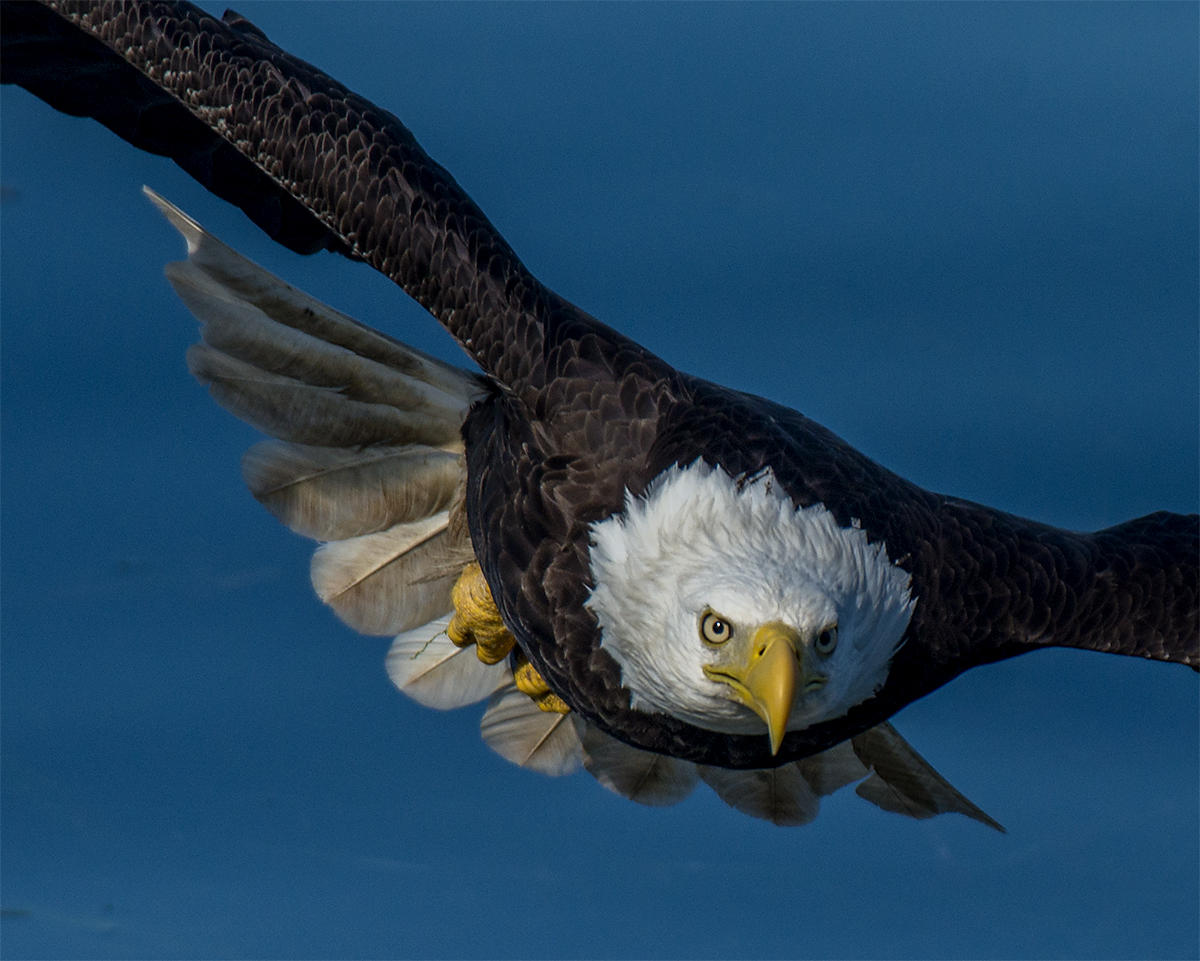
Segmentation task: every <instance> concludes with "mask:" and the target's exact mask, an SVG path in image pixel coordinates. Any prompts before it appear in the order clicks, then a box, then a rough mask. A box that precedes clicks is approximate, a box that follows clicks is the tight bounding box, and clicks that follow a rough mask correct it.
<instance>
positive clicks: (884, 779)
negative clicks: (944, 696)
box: [3, 3, 1200, 823]
mask: <svg viewBox="0 0 1200 961" xmlns="http://www.w3.org/2000/svg"><path fill="white" fill-rule="evenodd" d="M3 39H4V48H3V58H4V59H3V80H4V81H5V82H15V83H18V84H20V85H22V86H24V87H26V88H27V89H29V90H30V91H31V92H33V93H34V94H35V95H37V96H39V97H41V98H42V99H44V100H46V101H47V102H48V103H50V104H51V105H52V106H54V107H56V108H58V109H60V110H64V111H66V112H68V113H72V114H77V115H86V116H92V117H95V118H96V119H98V120H100V121H101V122H102V123H104V124H106V125H107V126H109V127H110V128H111V129H113V130H114V131H115V132H117V133H118V134H119V135H120V136H122V137H124V138H125V139H127V140H129V141H130V142H131V143H133V144H134V145H135V146H138V147H140V148H142V149H145V150H149V151H152V152H155V153H160V154H164V155H167V156H170V157H171V158H172V159H174V160H175V161H176V162H177V163H179V164H180V166H181V167H183V168H184V169H185V170H186V171H187V172H188V173H190V174H192V175H193V176H194V177H196V178H197V179H198V180H199V181H200V182H201V183H202V184H204V185H205V186H206V187H208V188H209V189H211V190H212V191H214V192H215V193H217V194H218V195H219V196H221V197H223V198H225V199H227V200H230V201H231V202H233V203H235V204H237V205H238V206H239V207H241V208H242V209H243V210H244V211H245V212H246V213H247V214H248V215H249V216H250V217H251V218H252V219H253V220H254V221H255V222H256V223H257V224H259V226H261V227H262V228H263V229H264V230H266V231H267V233H268V234H269V235H270V236H271V237H272V238H274V239H275V240H277V241H279V242H280V243H282V244H284V245H286V246H288V247H289V248H291V249H293V250H297V251H301V252H306V253H311V252H315V251H316V250H319V249H330V250H334V251H336V252H339V253H342V254H344V255H347V256H350V257H354V258H357V259H362V260H365V261H366V262H368V263H370V264H371V265H372V266H374V267H375V268H377V269H379V270H380V271H382V272H383V273H384V274H386V275H387V276H389V277H391V278H392V279H393V280H395V281H396V282H397V283H399V284H400V285H401V286H402V287H403V289H404V290H405V291H406V292H408V293H409V294H410V295H411V296H412V297H413V298H414V299H416V300H417V301H418V302H419V303H421V304H422V306H424V307H426V309H428V310H429V311H430V312H431V313H432V314H433V315H434V316H435V317H436V318H437V319H438V320H439V321H440V322H441V323H442V324H443V326H445V327H446V329H447V330H448V331H449V332H450V333H451V334H452V335H453V336H454V337H455V338H456V340H457V341H458V342H459V344H461V345H462V347H463V348H464V349H465V350H466V352H467V353H468V355H469V356H470V357H471V358H472V359H474V360H475V361H476V362H477V363H478V365H479V367H480V368H481V370H482V374H481V375H477V374H473V373H467V372H464V371H459V370H456V369H454V368H451V367H449V366H447V365H444V364H441V363H439V362H437V361H434V360H432V359H431V358H428V357H425V356H423V355H421V354H419V353H418V352H416V351H414V350H412V349H411V348H408V347H406V346H405V345H403V344H399V343H398V342H396V341H393V340H391V339H390V338H387V337H385V336H383V335H381V334H377V333H376V332H374V331H371V330H370V329H368V328H365V327H362V326H361V325H358V324H356V323H355V322H353V321H351V320H350V319H349V318H346V317H344V316H341V315H339V314H336V312H333V311H331V310H330V309H329V308H326V307H324V306H323V305H320V304H318V303H316V302H314V301H312V300H311V299H309V298H306V297H305V296H304V295H302V294H300V293H299V292H298V291H295V290H293V289H292V288H290V287H287V286H286V285H284V284H283V283H282V282H281V281H278V280H276V279H275V278H273V277H270V275H267V274H265V272H263V271H261V270H259V269H258V268H255V267H254V266H253V265H251V264H249V263H248V262H246V261H244V260H242V259H241V258H240V257H238V255H236V254H234V253H233V252H232V251H230V250H228V248H225V247H223V245H220V244H219V242H217V241H215V239H214V238H211V237H210V236H209V235H207V234H206V233H205V232H204V231H203V230H202V229H201V228H200V227H199V225H197V224H195V223H194V222H192V221H190V219H189V218H187V217H186V216H185V215H183V214H182V213H180V212H179V211H177V210H175V209H174V208H171V207H170V206H169V205H167V204H165V203H163V204H162V206H163V208H164V210H165V211H166V212H167V213H168V216H170V217H171V218H172V220H173V222H175V224H176V226H177V227H179V229H180V230H181V231H182V232H183V233H184V235H185V237H186V238H187V241H188V245H189V252H190V256H189V260H188V261H187V262H186V263H184V264H182V265H177V266H175V267H173V268H172V269H171V271H170V279H171V281H172V283H173V284H174V285H175V286H176V289H177V290H178V291H179V292H180V294H181V295H182V296H183V297H184V299H185V301H187V303H188V305H189V307H191V308H192V309H193V311H194V312H195V313H196V314H197V316H199V317H200V319H201V321H202V323H203V329H202V337H203V343H202V344H200V345H197V347H195V348H193V350H192V352H191V353H190V355H189V365H190V367H191V369H192V371H193V372H194V373H195V374H196V375H197V376H198V377H199V378H200V379H201V380H202V381H203V382H204V383H206V384H208V385H209V388H210V391H211V392H212V393H213V395H214V397H215V398H216V399H217V400H218V401H219V402H220V403H222V404H223V405H224V406H226V407H227V408H229V409H230V410H232V411H233V412H234V413H236V414H237V415H238V416H241V417H243V418H244V419H246V420H248V421H249V422H251V423H252V424H254V425H256V426H258V427H260V428H261V429H263V430H264V431H265V432H266V433H268V434H269V435H271V436H272V437H274V438H275V440H273V441H268V442H266V443H265V444H264V445H260V446H258V447H256V448H254V449H252V451H251V452H250V454H249V455H248V457H247V459H246V462H245V474H246V477H247V481H248V483H249V484H250V487H251V490H252V491H253V492H254V494H255V496H257V497H258V498H259V499H260V500H261V501H262V502H263V503H264V504H266V505H267V506H268V508H269V509H271V510H272V511H273V512H274V513H276V514H277V515H278V516H280V517H281V519H283V520H284V521H285V522H286V523H288V524H289V526H292V527H293V528H294V529H296V530H298V531H300V532H301V533H304V534H307V535H309V536H312V537H314V538H316V539H318V540H320V541H322V542H323V545H322V546H321V547H320V548H319V550H318V551H317V553H316V555H315V556H314V562H313V580H314V585H315V586H316V589H317V591H318V594H319V595H320V596H321V597H322V599H323V600H325V601H326V602H328V603H330V604H331V605H332V606H333V607H334V609H335V611H336V612H337V613H338V614H339V615H340V616H341V617H342V618H343V619H344V620H346V621H347V623H350V624H351V625H352V626H354V627H357V628H359V629H360V630H363V631H365V632H368V633H378V634H394V635H396V640H395V641H394V643H393V647H392V652H391V654H390V655H389V662H388V666H389V671H390V672H391V674H392V676H393V678H394V679H395V680H396V681H397V683H398V684H399V685H400V686H401V687H402V688H403V689H405V690H406V691H408V692H410V693H412V694H413V695H414V696H416V697H417V698H418V699H421V700H424V701H425V702H426V703H431V704H434V705H435V706H443V707H445V706H454V705H456V704H460V703H469V702H470V701H473V700H479V699H482V698H488V699H489V706H488V709H487V712H486V713H485V715H484V721H483V732H484V736H485V739H487V740H488V742H489V743H490V744H491V745H492V746H493V747H496V748H497V750H499V751H500V752H501V753H503V754H505V756H508V757H510V758H512V759H515V760H518V761H520V762H522V763H527V764H530V765H532V766H536V767H539V768H540V769H543V770H547V771H551V772H560V771H564V770H567V769H570V768H571V767H572V766H573V765H575V764H578V763H579V762H580V761H582V762H583V763H584V764H585V765H586V766H587V767H588V769H589V770H591V771H592V772H593V773H594V774H596V776H597V777H598V779H600V780H601V781H602V783H605V784H606V785H607V786H609V787H612V788H613V789H614V790H617V791H619V792H620V793H623V794H625V795H627V796H631V797H633V798H634V799H636V800H641V801H644V802H646V803H672V802H673V801H675V800H678V799H679V798H681V797H683V796H686V794H687V793H688V792H689V791H690V790H691V788H692V787H693V786H694V785H695V783H696V782H697V780H698V779H703V780H704V781H706V782H707V783H709V784H710V785H712V786H713V787H714V788H715V789H716V790H717V792H718V793H719V794H720V795H721V796H722V797H723V798H725V799H726V800H728V801H730V803H732V804H734V806H736V807H739V808H741V809H743V810H746V811H747V812H748V813H752V814H757V815H759V816H765V817H769V818H770V819H772V820H776V821H778V822H781V823H799V822H801V821H803V820H806V819H808V818H809V817H810V816H811V814H812V813H813V811H814V810H815V806H814V805H815V798H817V797H819V796H820V795H821V794H823V793H828V792H829V790H833V789H836V787H839V786H841V785H843V784H848V783H851V782H853V781H856V780H862V779H863V778H866V780H862V784H861V785H860V787H859V793H862V794H864V796H867V797H868V799H871V800H874V801H875V802H876V803H879V804H881V805H882V806H885V807H889V806H890V809H895V810H903V811H906V812H907V813H917V814H920V815H928V814H932V813H939V812H940V811H943V810H958V811H960V812H962V813H968V814H970V815H971V816H977V817H979V818H980V819H984V818H986V816H985V815H982V812H978V809H976V808H974V806H973V805H970V802H967V801H966V800H965V799H964V798H961V795H958V794H957V792H954V791H953V789H952V788H950V787H949V785H946V784H945V783H944V782H943V781H941V780H940V779H939V778H937V776H936V774H935V773H934V772H932V771H931V769H928V766H927V765H924V763H923V762H922V761H921V760H920V758H919V757H918V756H916V755H915V752H913V751H912V750H911V748H909V747H908V746H907V745H906V744H904V743H903V741H902V740H901V739H900V738H899V737H898V735H896V734H895V732H894V731H892V730H891V729H890V728H889V727H888V726H887V724H886V721H887V719H888V718H889V717H891V715H892V714H894V713H895V712H896V711H898V710H899V709H900V708H902V707H903V706H904V705H906V704H908V703H910V702H911V701H913V700H915V699H917V698H919V697H921V696H923V695H925V694H927V693H929V692H930V691H932V690H934V689H935V688H937V687H939V686H940V685H942V684H944V683H946V682H947V681H949V680H951V679H952V678H953V677H955V676H957V675H958V674H959V673H962V672H963V671H964V670H967V669H969V668H971V667H974V666H977V665H980V664H985V663H988V662H991V661H996V660H1000V659H1003V658H1007V657H1012V656H1014V655H1017V654H1020V653H1024V652H1026V651H1030V650H1035V649H1039V648H1042V647H1046V646H1052V645H1056V646H1065V647H1078V648H1085V649H1092V650H1104V651H1110V652H1113V653H1121V654H1128V655H1136V656H1142V657H1150V658H1155V659H1159V660H1168V661H1176V662H1180V663H1185V664H1188V665H1190V666H1192V667H1193V668H1197V667H1200V636H1198V635H1200V629H1198V625H1197V595H1198V593H1200V573H1198V570H1197V555H1198V553H1200V545H1198V523H1197V518H1196V516H1195V515H1190V516H1186V517H1185V516H1181V515H1176V514H1167V513H1158V514H1153V515H1150V516H1148V517H1144V518H1140V519H1137V520H1134V521H1130V522H1128V523H1126V524H1122V525H1119V526H1117V527H1114V528H1109V529H1107V530H1103V531H1098V532H1095V533H1092V534H1080V533H1074V532H1068V531H1063V530H1058V529H1055V528H1052V527H1049V526H1046V525H1042V524H1038V523H1035V522H1033V521H1029V520H1025V519H1022V518H1018V517H1014V516H1012V515H1008V514H1004V513H1001V512H999V511H995V510H992V509H989V508H986V507H982V506H980V505H977V504H972V503H969V502H966V501H962V500H958V499H955V498H951V497H946V496H942V495H937V494H933V493H930V492H927V491H924V490H922V489H920V488H918V487H916V486H915V485H913V484H911V483H909V482H907V481H905V480H904V479H903V478H900V477H898V476H896V475H895V474H892V473H891V472H889V471H887V470H886V469H884V468H883V467H881V466H879V465H878V464H875V463H874V462H873V461H871V460H870V459H868V458H866V457H865V456H863V455H862V454H860V453H859V452H857V451H856V450H854V449H853V448H851V447H850V446H849V445H847V444H846V443H845V442H843V441H841V440H840V439H839V438H837V437H836V436H834V435H833V434H832V433H830V432H829V431H827V430H825V429H824V428H822V427H820V426H819V425H818V424H815V423H814V422H812V421H810V420H808V419H807V418H805V417H803V416H802V415H800V414H798V413H796V412H795V411H792V410H789V409H786V408H784V407H781V406H779V405H776V404H773V403H771V402H769V401H766V400H763V399H761V398H757V397H752V396H749V395H746V394H742V393H739V392H736V391H732V390H729V389H727V388H723V387H720V386H718V385H715V384H711V383H708V382H705V381H702V380H699V379H697V378H693V377H689V376H688V375H686V374H683V373H681V372H679V371H677V370H675V369H674V368H672V367H671V366H670V365H668V364H667V363H665V362H664V361H663V360H661V359H659V358H658V357H656V356H654V355H653V354H651V353H650V352H648V351H647V350H645V349H644V348H642V347H640V346H639V345H637V344H636V343H634V342H632V341H630V340H629V339H628V338H625V337H623V336H621V335H620V334H618V333H617V332H615V331H613V330H611V329H609V328H608V327H606V326H604V325H603V324H601V323H600V322H599V321H597V320H596V319H594V318H592V317H590V316H589V315H587V314H586V313H584V312H583V311H582V310H580V309H579V308H577V307H575V306H574V305H572V304H570V303H569V302H567V301H566V300H564V299H562V298H561V297H559V296H558V295H556V294H555V293H553V292H552V291H550V290H549V289H547V288H546V287H544V286H543V285H541V284H540V283H539V282H538V281H537V280H536V279H535V278H534V277H533V276H532V275H531V274H530V273H529V272H528V271H527V270H526V269H525V267H524V266H523V265H522V264H521V263H520V261H519V260H518V259H517V257H516V255H515V254H514V253H513V252H512V250H511V249H510V248H509V247H508V245H507V244H506V243H505V241H504V240H503V239H502V238H501V236H500V235H499V233H498V232H497V231H496V230H495V228H494V227H492V225H491V224H490V223H489V221H488V220H487V218H486V217H485V216H484V215H483V213H482V212H481V211H480V210H479V209H478V208H477V207H476V206H475V205H474V203H473V202H472V201H471V200H470V199H469V198H468V197H467V196H466V195H465V193H464V192H463V191H462V190H461V189H460V188H459V187H458V185H457V184H456V183H455V182H454V180H453V178H451V177H450V175H449V174H448V173H446V171H444V170H443V169H442V168H441V167H439V166H438V165H437V164H436V163H435V162H434V161H432V160H431V159H430V158H429V157H428V156H427V155H426V154H425V153H424V152H423V151H422V150H421V148H420V146H419V145H418V144H417V143H416V141H415V140H414V138H413V137H412V135H411V134H410V133H409V131H408V130H407V129H406V128H405V127H404V126H403V125H402V124H401V123H400V122H399V121H398V120H397V119H396V118H395V117H393V116H391V115H390V114H388V113H386V112H385V111H383V110H380V109H379V108H378V107H375V106H374V105H372V104H371V103H369V102H368V101H366V100H364V99H363V98H361V97H359V96H357V95H356V94H354V93H352V92H350V91H348V90H346V89H345V88H344V87H342V86H341V85H340V84H338V83H337V82H336V81H334V80H332V79H331V78H329V77H327V76H325V75H324V74H322V73H321V72H320V71H318V70H316V69H315V68H313V67H312V66H310V65H308V64H306V63H304V62H302V61H300V60H298V59H296V58H293V57H291V56H289V55H288V54H286V53H285V52H283V51H281V50H279V49H278V48H277V47H275V46H274V45H272V44H271V43H270V42H269V41H268V40H267V39H266V37H265V36H264V35H263V34H262V32H261V31H259V30H258V29H257V28H255V27H254V26H253V25H252V24H250V23H248V22H247V21H245V20H244V19H242V18H240V17H238V16H236V15H232V14H227V15H226V17H225V18H224V20H223V21H220V22H218V21H215V20H213V19H211V18H209V17H208V16H207V15H205V14H204V13H203V12H202V11H199V10H197V9H196V8H193V7H190V6H188V5H184V4H152V3H147V4H136V3H135V4H131V5H110V4H99V5H91V4H78V5H75V4H49V5H45V6H43V5H40V4H25V3H14V4H9V5H6V7H5V15H4V19H3ZM868 775H869V776H868ZM764 798H765V800H764ZM780 798H783V799H785V800H783V801H781V800H779V799H780Z"/></svg>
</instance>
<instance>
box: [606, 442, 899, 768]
mask: <svg viewBox="0 0 1200 961" xmlns="http://www.w3.org/2000/svg"><path fill="white" fill-rule="evenodd" d="M590 564H591V574H592V584H593V588H592V593H591V596H590V597H589V599H588V601H587V606H588V607H589V608H590V609H591V610H592V612H593V613H594V614H595V615H596V618H597V620H598V622H599V625H600V635H601V646H602V647H603V648H604V649H605V650H606V651H608V653H609V654H611V655H612V657H613V658H614V659H615V660H616V662H617V663H618V664H619V665H620V667H621V683H622V684H623V685H624V686H625V687H626V688H627V689H628V690H629V692H630V695H631V706H632V707H633V708H634V709H636V710H642V711H648V712H661V713H664V714H668V715H671V716H673V717H675V718H678V719H679V720H681V721H686V722H687V723H689V724H694V725H696V726H697V727H701V728H705V729H708V730H712V731H720V732H724V733H729V734H766V735H767V737H768V738H769V739H770V747H771V753H772V754H774V753H776V752H777V751H778V750H779V745H780V744H781V742H782V741H783V736H784V734H785V732H787V731H789V730H801V729H803V728H805V727H808V726H809V725H812V724H815V723H817V722H819V721H824V720H828V719H831V718H835V717H840V716H841V715H843V714H845V713H846V711H848V710H849V709H850V708H851V707H853V706H854V705H856V704H859V703H861V702H862V701H864V700H866V699H867V698H868V697H870V696H871V695H872V694H874V693H875V692H876V691H877V690H878V689H879V688H880V687H881V686H882V685H883V682H884V681H885V680H886V679H887V674H888V670H889V668H890V666H891V662H892V657H893V655H894V654H895V653H896V649H897V648H898V646H899V644H900V640H901V638H902V637H903V635H904V630H905V628H906V627H907V626H908V622H909V619H910V617H911V616H912V611H913V607H914V605H915V604H916V599H915V598H912V597H910V594H909V587H910V582H911V579H910V577H909V575H908V573H907V572H906V571H905V570H903V569H902V568H901V567H899V566H898V565H896V564H894V563H892V562H891V561H890V560H889V558H888V555H887V550H886V545H884V544H883V543H880V542H875V543H871V542H869V541H868V539H867V534H866V532H865V531H863V530H861V529H860V528H859V527H858V526H857V525H855V526H852V527H847V528H844V527H840V526H838V524H837V521H836V520H835V519H834V517H833V515H832V514H831V513H830V512H829V511H828V510H827V509H826V508H825V506H824V505H822V504H814V505H812V506H810V507H804V508H797V507H796V506H795V505H794V504H793V503H792V499H791V497H790V496H789V495H788V494H787V492H786V491H784V490H783V488H782V487H781V486H780V484H779V483H778V481H777V479H776V478H775V475H774V473H773V472H772V471H771V470H770V469H769V468H768V469H767V470H765V471H763V472H761V473H759V474H757V475H755V476H754V477H752V478H746V477H740V478H734V477H730V476H729V475H728V474H727V473H725V472H724V471H723V470H721V469H720V468H717V467H712V466H710V465H709V464H706V463H705V462H704V461H700V460H697V461H696V462H694V463H692V464H690V465H689V466H687V467H671V468H669V469H668V470H666V471H664V472H663V473H662V474H661V475H659V477H657V478H656V479H655V480H654V482H653V483H652V484H651V485H650V486H649V487H648V488H647V490H646V492H645V494H644V495H643V496H641V497H634V496H633V495H631V494H628V493H627V494H626V499H625V506H624V510H622V511H621V512H620V513H618V514H614V515H612V516H610V517H608V518H606V519H605V520H603V521H600V522H598V523H596V524H593V525H592V528H591V552H590Z"/></svg>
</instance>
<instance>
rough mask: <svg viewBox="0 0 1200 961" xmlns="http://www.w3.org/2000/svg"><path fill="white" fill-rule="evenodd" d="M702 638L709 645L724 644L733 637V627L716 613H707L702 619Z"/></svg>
mask: <svg viewBox="0 0 1200 961" xmlns="http://www.w3.org/2000/svg"><path fill="white" fill-rule="evenodd" d="M700 637H701V638H702V639H704V640H705V641H707V642H708V643H709V644H724V643H725V642H726V641H727V640H729V639H730V638H731V637H733V625H732V624H730V623H729V621H727V620H725V618H723V617H722V616H721V615H720V614H718V613H717V612H716V611H705V612H704V614H703V616H702V617H701V618H700Z"/></svg>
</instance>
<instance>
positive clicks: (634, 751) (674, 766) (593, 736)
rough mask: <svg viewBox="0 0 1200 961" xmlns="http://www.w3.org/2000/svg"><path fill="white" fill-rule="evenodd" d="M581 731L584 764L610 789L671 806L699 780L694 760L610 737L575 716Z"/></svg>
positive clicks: (633, 798) (644, 801)
mask: <svg viewBox="0 0 1200 961" xmlns="http://www.w3.org/2000/svg"><path fill="white" fill-rule="evenodd" d="M575 727H576V731H580V730H582V733H581V734H580V740H581V742H582V748H583V766H584V767H585V768H586V769H587V772H588V773H589V774H590V775H592V777H594V778H595V779H596V780H597V781H599V782H600V783H601V784H603V785H604V786H605V787H606V788H608V789H609V790H610V791H613V792H615V793H616V794H619V795H621V796H622V797H625V798H628V799H629V800H631V801H636V802H637V803H638V804H646V805H649V806H651V807H669V806H670V805H672V804H678V803H679V802H680V801H682V800H684V799H685V798H686V797H688V796H689V795H690V794H691V793H692V791H693V790H695V787H696V784H697V782H698V781H699V775H698V774H697V772H696V765H695V764H693V763H692V762H691V761H681V760H679V759H678V758H673V757H667V756H666V755H665V754H654V753H652V752H650V751H643V750H640V749H639V748H636V747H631V746H630V745H628V744H625V743H624V742H623V741H618V740H617V739H616V738H614V737H610V736H609V735H607V734H605V733H604V732H603V731H601V730H600V729H599V728H598V727H596V726H595V725H593V724H589V723H587V722H586V721H583V720H580V719H579V718H576V719H575Z"/></svg>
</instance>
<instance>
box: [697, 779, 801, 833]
mask: <svg viewBox="0 0 1200 961" xmlns="http://www.w3.org/2000/svg"><path fill="white" fill-rule="evenodd" d="M697 768H698V769H699V772H700V777H701V779H702V780H703V781H704V783H705V784H707V785H708V786H709V787H711V788H712V789H713V790H714V791H716V792H717V796H718V797H719V798H720V799H721V800H722V801H724V802H725V803H726V804H728V805H729V806H730V807H732V808H736V809H737V810H739V811H741V812H742V813H743V814H749V815H750V816H751V817H756V818H761V819H762V820H764V821H770V822H772V823H773V824H778V825H779V826H780V827H796V826H798V825H801V824H808V823H810V822H811V821H813V820H815V819H816V817H817V815H818V814H819V813H820V811H821V799H820V798H819V797H818V796H817V793H816V792H815V791H814V790H813V789H812V787H811V785H809V783H808V781H806V780H805V779H804V776H803V775H802V774H801V773H800V769H799V768H798V767H797V766H796V765H795V764H794V763H793V764H784V765H781V766H780V767H773V768H761V769H758V770H749V771H731V770H727V769H726V768H723V767H708V766H706V765H703V764H700V765H697Z"/></svg>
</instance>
